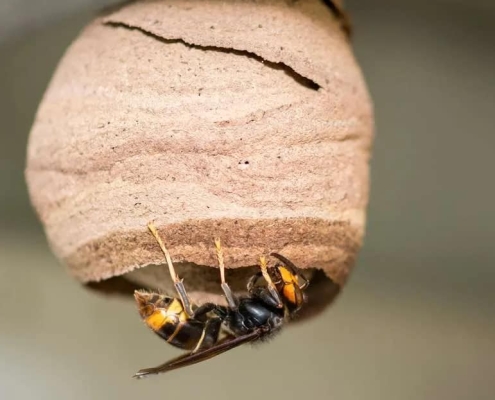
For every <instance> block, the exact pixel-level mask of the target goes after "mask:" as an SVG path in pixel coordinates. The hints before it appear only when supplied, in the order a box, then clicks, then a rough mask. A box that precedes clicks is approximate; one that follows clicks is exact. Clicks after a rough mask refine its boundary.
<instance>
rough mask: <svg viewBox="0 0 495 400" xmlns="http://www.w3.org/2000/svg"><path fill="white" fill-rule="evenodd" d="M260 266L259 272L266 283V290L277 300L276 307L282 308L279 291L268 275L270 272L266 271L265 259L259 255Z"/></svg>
mask: <svg viewBox="0 0 495 400" xmlns="http://www.w3.org/2000/svg"><path fill="white" fill-rule="evenodd" d="M260 268H261V273H262V274H263V278H265V281H266V283H267V285H268V290H269V291H270V294H271V295H272V296H273V298H274V299H275V300H276V301H277V302H278V307H279V308H282V307H283V303H282V299H281V298H280V293H279V292H278V290H277V288H276V287H275V284H274V283H273V281H272V278H271V277H270V274H269V273H268V269H267V268H268V263H267V261H266V258H265V256H261V257H260Z"/></svg>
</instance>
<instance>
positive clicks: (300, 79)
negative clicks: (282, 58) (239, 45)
mask: <svg viewBox="0 0 495 400" xmlns="http://www.w3.org/2000/svg"><path fill="white" fill-rule="evenodd" d="M103 25H105V26H109V27H113V28H124V29H127V30H131V31H138V32H141V33H142V34H144V35H146V36H149V37H151V38H153V39H155V40H158V41H160V42H162V43H165V44H172V43H181V44H183V45H184V46H187V47H189V48H191V49H197V50H203V51H215V52H218V53H226V54H234V55H236V56H242V57H247V58H250V59H252V60H255V61H257V62H260V63H262V64H263V65H264V66H266V67H268V68H271V69H274V70H279V71H284V72H285V73H286V74H287V75H288V76H290V77H291V78H292V79H293V80H294V81H295V82H297V83H298V84H299V85H302V86H304V87H306V88H308V89H311V90H314V91H318V90H319V89H320V88H321V86H320V85H318V84H317V83H316V82H315V81H313V80H312V79H309V78H306V77H305V76H303V75H301V74H299V73H298V72H296V71H295V70H294V69H293V68H291V67H290V66H288V65H287V64H285V63H283V62H273V61H268V60H266V59H264V58H263V57H260V56H259V55H257V54H255V53H253V52H251V51H248V50H237V49H232V48H226V47H219V46H204V45H198V44H194V43H189V42H187V41H185V40H184V39H166V38H164V37H162V36H159V35H157V34H155V33H152V32H150V31H147V30H146V29H143V28H141V27H139V26H134V25H129V24H126V23H123V22H115V21H106V22H104V23H103Z"/></svg>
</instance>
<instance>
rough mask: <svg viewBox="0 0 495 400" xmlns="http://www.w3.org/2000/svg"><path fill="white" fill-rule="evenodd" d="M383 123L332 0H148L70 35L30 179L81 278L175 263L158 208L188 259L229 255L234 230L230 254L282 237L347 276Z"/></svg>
mask: <svg viewBox="0 0 495 400" xmlns="http://www.w3.org/2000/svg"><path fill="white" fill-rule="evenodd" d="M372 125H373V121H372V111H371V105H370V101H369V97H368V93H367V90H366V87H365V84H364V82H363V78H362V75H361V72H360V70H359V68H358V66H357V65H356V61H355V58H354V56H353V53H352V49H351V46H350V42H349V40H348V37H347V36H346V34H345V32H344V31H343V30H342V27H341V23H340V21H339V20H338V18H336V16H335V14H334V13H332V11H331V10H330V9H329V8H328V7H327V6H326V5H325V4H324V2H320V1H316V0H315V1H298V2H292V1H261V2H260V1H258V2H254V1H230V2H224V1H138V2H133V3H130V4H128V5H125V6H123V7H120V8H117V9H115V10H113V11H111V12H109V13H107V14H106V15H104V16H102V17H100V18H98V19H96V20H95V21H94V22H93V23H91V24H90V25H89V26H88V27H87V28H86V29H84V31H83V32H82V33H81V34H80V36H79V37H78V38H77V39H76V40H75V41H74V43H73V44H72V45H71V46H70V48H69V49H68V51H67V53H66V54H65V56H64V58H63V60H62V61H61V63H60V65H59V67H58V69H57V71H56V73H55V75H54V77H53V80H52V82H51V84H50V86H49V88H48V90H47V92H46V94H45V96H44V99H43V101H42V103H41V105H40V108H39V111H38V114H37V117H36V121H35V124H34V126H33V129H32V132H31V137H30V141H29V148H28V164H27V172H26V176H27V181H28V186H29V191H30V195H31V198H32V202H33V204H34V206H35V208H36V210H37V212H38V214H39V216H40V218H41V220H42V222H43V225H44V227H45V230H46V233H47V237H48V239H49V242H50V245H51V247H52V249H53V251H54V253H55V254H56V255H57V256H58V257H59V258H60V259H61V260H63V262H64V263H66V264H67V265H68V267H69V269H70V270H71V272H72V273H73V274H74V275H75V276H76V277H77V278H78V279H79V280H81V281H82V282H91V281H100V280H103V279H107V278H111V277H114V276H119V275H122V274H126V276H128V277H130V279H131V280H132V279H134V278H136V277H137V278H136V279H137V280H140V279H141V280H146V278H143V273H142V271H145V270H146V269H147V268H144V269H143V270H142V271H141V272H140V273H139V272H138V273H137V272H136V270H138V269H140V268H142V267H145V266H147V265H150V264H162V263H163V262H164V259H163V256H162V254H161V253H160V251H159V248H158V246H157V245H156V243H155V242H154V241H153V238H152V236H151V235H150V234H149V232H148V231H147V228H146V224H147V222H149V221H151V220H154V221H155V224H156V225H157V226H158V228H159V230H160V232H161V234H162V235H163V238H164V241H165V242H166V244H167V246H168V248H169V250H170V252H171V254H172V258H173V259H174V261H176V262H182V263H184V264H188V265H192V264H194V265H201V266H216V260H215V255H214V251H213V238H214V237H216V236H218V237H220V238H221V239H222V241H223V244H224V248H225V261H226V264H227V266H228V267H230V268H238V267H246V266H253V265H256V263H257V261H258V258H259V256H260V255H261V254H267V253H268V252H270V251H277V252H279V253H282V254H284V255H285V256H286V257H288V258H290V259H291V260H293V261H294V263H296V264H297V265H299V266H301V267H303V268H308V267H313V268H321V269H323V270H324V271H325V273H326V274H327V276H329V277H331V278H332V279H333V280H334V281H335V282H337V283H339V284H342V283H343V282H344V281H345V279H346V277H347V275H348V273H349V270H350V267H351V265H352V264H353V261H354V259H355V256H356V253H357V251H358V249H359V246H360V243H361V241H362V236H363V232H364V225H365V209H366V204H367V199H368V159H369V148H370V144H371V138H372ZM191 263H192V264H191ZM197 268H200V267H197ZM131 271H134V272H131ZM133 274H134V275H133ZM139 274H141V275H139ZM144 275H146V274H144ZM139 276H141V278H139ZM133 277H134V278H133ZM151 283H153V282H151Z"/></svg>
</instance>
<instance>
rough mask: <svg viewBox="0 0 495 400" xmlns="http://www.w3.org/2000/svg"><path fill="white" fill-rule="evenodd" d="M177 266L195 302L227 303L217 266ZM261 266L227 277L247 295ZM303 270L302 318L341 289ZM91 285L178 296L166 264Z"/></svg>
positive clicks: (124, 292)
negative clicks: (306, 284)
mask: <svg viewBox="0 0 495 400" xmlns="http://www.w3.org/2000/svg"><path fill="white" fill-rule="evenodd" d="M174 266H175V269H176V271H177V273H178V275H179V276H180V277H181V279H183V280H184V285H185V287H186V290H187V291H188V294H189V296H190V298H191V300H192V301H193V302H194V303H196V304H202V303H205V302H214V303H217V304H223V305H226V302H225V299H224V297H223V293H222V290H221V287H220V276H219V271H218V269H217V268H211V267H207V266H202V265H196V264H192V263H176V264H174ZM258 270H259V267H258V266H251V267H245V268H234V269H227V270H226V280H227V282H228V283H229V285H230V287H231V288H232V290H233V291H234V293H236V294H237V295H245V294H246V293H247V291H246V285H247V282H248V280H249V278H250V277H251V276H252V275H254V274H255V273H256V272H257V271H258ZM302 273H303V275H304V276H305V277H306V278H308V279H309V280H310V282H311V283H310V285H309V287H308V289H307V292H306V293H307V295H308V303H307V304H306V305H305V306H304V307H303V308H302V309H301V311H300V313H299V315H298V320H300V319H304V318H307V317H309V316H313V315H316V314H318V313H320V312H321V311H323V310H324V309H325V308H326V307H327V306H329V305H330V304H331V303H332V302H333V301H334V299H335V298H336V297H337V295H338V294H339V292H340V286H339V285H338V284H336V283H335V282H333V281H332V280H331V279H330V278H329V277H328V276H327V275H326V274H325V273H324V272H323V271H322V270H319V269H316V268H309V269H304V270H302ZM87 286H88V288H90V289H93V290H96V291H98V292H102V293H106V294H116V295H122V296H124V297H126V298H129V299H132V298H133V296H132V294H133V292H134V290H138V289H145V290H150V291H157V292H160V293H164V294H167V295H169V296H176V292H175V289H174V286H173V283H172V280H171V278H170V276H169V272H168V268H167V266H166V265H149V266H147V267H143V268H139V269H136V270H134V271H131V272H129V273H126V274H124V275H122V276H117V277H113V278H110V279H107V280H103V281H100V282H89V283H88V284H87Z"/></svg>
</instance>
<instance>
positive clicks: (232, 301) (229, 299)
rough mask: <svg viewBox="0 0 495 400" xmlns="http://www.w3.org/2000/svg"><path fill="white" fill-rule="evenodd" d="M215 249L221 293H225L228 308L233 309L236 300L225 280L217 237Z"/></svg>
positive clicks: (221, 253) (221, 252)
mask: <svg viewBox="0 0 495 400" xmlns="http://www.w3.org/2000/svg"><path fill="white" fill-rule="evenodd" d="M215 249H216V251H217V259H218V266H219V268H220V280H221V282H222V283H221V286H222V290H223V293H224V294H225V298H226V299H227V303H228V305H229V308H231V309H233V310H235V309H236V308H237V300H236V298H235V297H234V294H233V293H232V290H231V289H230V286H229V285H228V283H227V282H226V281H225V265H224V263H223V250H222V244H221V243H220V239H218V238H216V239H215Z"/></svg>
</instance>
